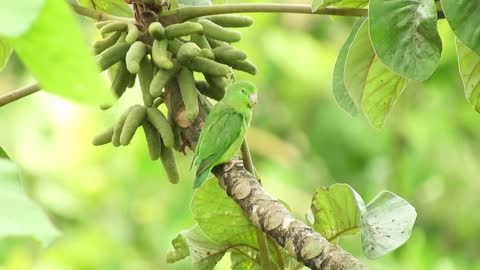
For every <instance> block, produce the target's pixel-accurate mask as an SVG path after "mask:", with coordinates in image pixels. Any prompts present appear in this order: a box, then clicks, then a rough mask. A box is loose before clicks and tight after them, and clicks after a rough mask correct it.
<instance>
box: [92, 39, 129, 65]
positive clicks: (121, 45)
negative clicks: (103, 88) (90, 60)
mask: <svg viewBox="0 0 480 270" xmlns="http://www.w3.org/2000/svg"><path fill="white" fill-rule="evenodd" d="M129 48H130V45H128V44H127V43H125V42H123V41H120V40H119V41H118V42H117V43H115V44H114V45H113V46H111V47H110V48H108V49H106V50H104V51H103V52H102V53H100V54H99V55H97V57H96V60H97V64H98V66H99V67H100V70H101V71H104V70H106V69H108V68H109V67H111V66H112V65H113V64H115V63H117V62H119V61H120V60H122V59H125V55H126V54H127V51H128V49H129Z"/></svg>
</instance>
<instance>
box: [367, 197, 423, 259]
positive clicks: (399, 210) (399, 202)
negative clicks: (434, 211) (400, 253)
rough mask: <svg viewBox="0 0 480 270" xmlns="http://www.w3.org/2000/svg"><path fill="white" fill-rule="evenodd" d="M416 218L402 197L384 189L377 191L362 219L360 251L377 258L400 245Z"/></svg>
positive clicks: (410, 232)
mask: <svg viewBox="0 0 480 270" xmlns="http://www.w3.org/2000/svg"><path fill="white" fill-rule="evenodd" d="M416 218H417V213H416V211H415V208H414V207H413V206H412V205H410V204H409V203H408V202H407V201H406V200H404V199H402V198H400V197H398V196H397V195H395V194H393V193H391V192H388V191H382V192H380V193H379V194H378V195H377V196H376V197H375V198H374V199H373V200H372V201H371V202H370V203H368V205H367V212H366V216H364V217H363V218H362V223H363V224H362V246H363V252H364V253H365V255H367V257H369V258H372V259H374V258H378V257H381V256H383V255H385V254H387V253H389V252H391V251H393V250H394V249H396V248H398V247H400V246H401V245H403V244H404V243H405V242H406V241H407V240H408V238H410V235H411V234H412V228H413V225H414V223H415V219H416Z"/></svg>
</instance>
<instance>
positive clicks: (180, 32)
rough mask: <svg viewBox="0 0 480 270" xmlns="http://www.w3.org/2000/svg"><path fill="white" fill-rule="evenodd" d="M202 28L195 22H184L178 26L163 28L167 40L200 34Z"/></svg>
mask: <svg viewBox="0 0 480 270" xmlns="http://www.w3.org/2000/svg"><path fill="white" fill-rule="evenodd" d="M202 30H203V27H202V25H201V24H199V23H196V22H184V23H179V24H172V25H169V26H167V27H165V36H166V37H167V38H168V39H174V38H179V37H183V36H187V35H191V34H194V33H200V32H202Z"/></svg>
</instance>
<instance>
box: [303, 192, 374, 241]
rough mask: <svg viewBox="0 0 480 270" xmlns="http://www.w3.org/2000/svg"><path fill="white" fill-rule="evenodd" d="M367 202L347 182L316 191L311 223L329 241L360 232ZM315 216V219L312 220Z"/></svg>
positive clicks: (309, 219)
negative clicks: (362, 215) (361, 218)
mask: <svg viewBox="0 0 480 270" xmlns="http://www.w3.org/2000/svg"><path fill="white" fill-rule="evenodd" d="M362 211H365V203H364V202H363V200H362V198H361V197H360V195H358V193H357V192H356V191H355V190H353V189H352V188H351V187H350V186H349V185H347V184H335V185H331V186H330V187H328V188H322V189H320V190H318V191H317V192H315V195H314V196H313V200H312V206H311V214H312V217H311V218H308V219H307V220H308V221H309V223H310V224H309V225H310V226H312V227H313V228H314V229H315V231H317V232H319V233H320V234H321V235H323V236H324V237H325V238H326V239H327V240H328V241H334V240H338V238H339V237H341V236H344V235H348V234H357V233H359V227H360V216H361V213H362ZM312 218H313V220H312Z"/></svg>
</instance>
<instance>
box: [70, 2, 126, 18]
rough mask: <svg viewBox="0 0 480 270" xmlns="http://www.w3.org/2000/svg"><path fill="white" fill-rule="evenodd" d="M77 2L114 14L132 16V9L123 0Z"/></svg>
mask: <svg viewBox="0 0 480 270" xmlns="http://www.w3.org/2000/svg"><path fill="white" fill-rule="evenodd" d="M78 2H79V4H80V5H82V6H85V7H88V8H91V9H95V10H97V11H100V12H105V13H109V14H112V15H116V16H123V17H133V11H132V9H131V8H130V6H129V5H128V4H127V3H125V1H123V0H78Z"/></svg>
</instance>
